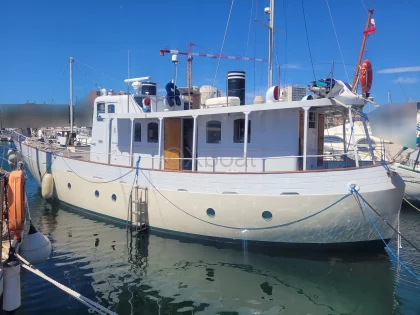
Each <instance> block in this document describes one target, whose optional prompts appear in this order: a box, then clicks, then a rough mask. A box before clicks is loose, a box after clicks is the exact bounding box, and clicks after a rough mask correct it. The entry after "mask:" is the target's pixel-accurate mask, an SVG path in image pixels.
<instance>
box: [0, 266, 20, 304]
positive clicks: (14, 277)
mask: <svg viewBox="0 0 420 315" xmlns="http://www.w3.org/2000/svg"><path fill="white" fill-rule="evenodd" d="M20 268H21V266H20V263H19V261H16V260H12V261H9V262H7V261H5V262H4V263H3V277H4V279H3V310H5V311H7V312H11V311H14V310H16V309H17V308H19V307H20V305H21V297H20Z"/></svg>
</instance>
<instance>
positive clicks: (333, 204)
mask: <svg viewBox="0 0 420 315" xmlns="http://www.w3.org/2000/svg"><path fill="white" fill-rule="evenodd" d="M140 172H141V173H142V174H143V176H144V178H145V179H146V180H147V181H148V182H149V183H150V185H151V186H152V187H153V188H154V189H155V190H156V191H157V192H158V193H159V195H161V196H162V197H163V198H164V199H165V200H166V201H167V202H169V203H170V204H171V205H172V206H174V207H175V208H177V209H178V210H180V211H182V212H183V213H185V214H186V215H188V216H190V217H192V218H194V219H196V220H198V221H201V222H204V223H207V224H210V225H213V226H217V227H221V228H225V229H230V230H250V231H260V230H270V229H276V228H280V227H285V226H289V225H293V224H296V223H299V222H302V221H305V220H307V219H309V218H312V217H314V216H316V215H318V214H320V213H322V212H324V211H326V210H328V209H330V208H332V207H333V206H335V205H336V204H338V203H340V202H341V201H343V200H344V199H346V198H347V197H349V196H351V195H352V193H348V194H347V195H344V196H343V197H341V198H340V199H338V200H337V201H335V202H333V203H332V204H331V205H329V206H327V207H326V208H324V209H322V210H319V211H317V212H315V213H313V214H311V215H308V216H306V217H303V218H300V219H297V220H294V221H290V222H288V223H283V224H278V225H273V226H267V227H241V228H238V227H234V226H227V225H222V224H217V223H213V222H209V221H206V220H203V219H201V218H199V217H196V216H195V215H193V214H191V213H189V212H187V211H185V210H184V209H182V208H180V207H178V206H177V205H176V204H174V203H173V202H172V201H171V200H169V199H168V198H167V197H166V196H165V195H163V194H162V193H161V192H160V190H159V189H158V188H157V187H156V186H155V185H154V184H153V183H152V182H151V181H150V179H149V178H148V177H147V176H146V174H144V172H143V170H142V169H141V168H140Z"/></svg>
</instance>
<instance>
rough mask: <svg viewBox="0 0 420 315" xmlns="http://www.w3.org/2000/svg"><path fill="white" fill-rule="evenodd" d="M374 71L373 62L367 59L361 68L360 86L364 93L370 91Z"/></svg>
mask: <svg viewBox="0 0 420 315" xmlns="http://www.w3.org/2000/svg"><path fill="white" fill-rule="evenodd" d="M372 80H373V71H372V64H371V63H370V61H369V60H365V61H364V62H363V64H362V67H361V69H360V86H361V87H362V91H363V93H369V91H370V89H371V88H372Z"/></svg>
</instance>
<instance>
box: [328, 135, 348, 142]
mask: <svg viewBox="0 0 420 315" xmlns="http://www.w3.org/2000/svg"><path fill="white" fill-rule="evenodd" d="M324 142H328V143H343V142H344V140H343V138H341V137H338V136H326V137H324Z"/></svg>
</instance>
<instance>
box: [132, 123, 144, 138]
mask: <svg viewBox="0 0 420 315" xmlns="http://www.w3.org/2000/svg"><path fill="white" fill-rule="evenodd" d="M138 125H139V126H140V129H136V128H137V126H138ZM137 131H139V134H137ZM133 133H134V142H135V143H139V142H141V133H142V132H141V122H138V121H137V122H136V121H135V122H134V128H133ZM137 136H139V139H140V140H136V139H137Z"/></svg>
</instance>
